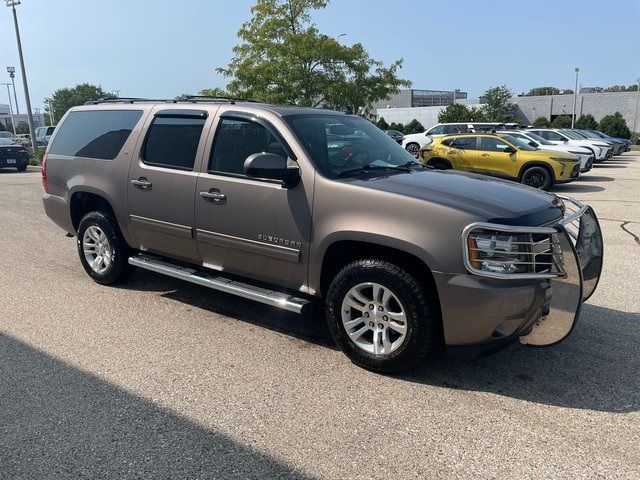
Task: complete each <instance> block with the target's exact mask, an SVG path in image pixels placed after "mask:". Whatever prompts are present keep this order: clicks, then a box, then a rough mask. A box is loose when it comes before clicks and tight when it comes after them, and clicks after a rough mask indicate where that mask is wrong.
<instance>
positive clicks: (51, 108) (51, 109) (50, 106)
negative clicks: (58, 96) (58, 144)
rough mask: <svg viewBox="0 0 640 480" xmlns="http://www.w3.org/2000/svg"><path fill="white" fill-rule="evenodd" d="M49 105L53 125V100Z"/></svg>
mask: <svg viewBox="0 0 640 480" xmlns="http://www.w3.org/2000/svg"><path fill="white" fill-rule="evenodd" d="M48 105H49V121H50V122H51V125H53V105H52V104H51V102H49V103H48Z"/></svg>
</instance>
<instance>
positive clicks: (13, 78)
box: [7, 67, 20, 115]
mask: <svg viewBox="0 0 640 480" xmlns="http://www.w3.org/2000/svg"><path fill="white" fill-rule="evenodd" d="M7 72H9V76H10V77H11V85H13V98H14V99H15V101H16V115H20V107H19V106H18V96H17V95H16V67H7Z"/></svg>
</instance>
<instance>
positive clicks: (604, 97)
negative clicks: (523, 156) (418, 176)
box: [374, 90, 640, 131]
mask: <svg viewBox="0 0 640 480" xmlns="http://www.w3.org/2000/svg"><path fill="white" fill-rule="evenodd" d="M416 91H428V90H407V91H401V92H400V93H399V94H398V95H396V96H394V97H392V98H390V99H388V100H385V101H383V102H378V104H377V105H376V108H375V109H374V110H375V113H376V115H377V116H378V118H380V117H382V118H384V119H385V121H386V122H387V123H394V122H395V123H401V124H407V123H409V122H410V121H411V120H413V119H416V120H418V121H419V122H420V123H421V124H422V125H423V126H424V127H425V128H427V129H428V128H431V127H432V126H434V125H436V124H437V123H438V115H439V114H440V112H441V111H442V110H444V109H445V108H446V106H447V105H450V104H452V103H454V101H455V103H464V104H465V105H467V106H469V107H472V106H475V107H481V106H482V105H483V104H484V99H483V98H477V99H468V98H467V94H466V93H465V92H459V91H457V92H456V93H459V94H463V95H464V97H462V95H461V96H460V97H457V98H456V99H455V100H454V98H453V92H449V93H451V95H449V96H447V97H446V98H445V96H442V97H441V99H442V100H443V102H442V103H441V104H437V105H431V106H422V105H420V106H419V105H415V104H414V103H411V104H410V105H408V104H407V98H411V95H410V94H409V93H406V92H416ZM398 99H403V102H404V103H402V102H400V101H398V102H397V103H393V100H398ZM573 101H574V95H573V94H567V95H543V96H531V97H528V96H518V97H513V98H512V99H511V102H512V103H513V104H514V105H516V115H517V121H519V122H520V123H523V124H532V123H533V122H534V121H535V119H536V118H538V117H545V118H547V119H549V120H551V121H553V120H554V119H555V118H556V117H558V116H561V115H572V114H573ZM637 110H638V93H637V92H607V93H579V94H578V95H577V103H576V115H577V116H578V117H580V115H587V114H590V115H593V116H594V118H595V119H596V121H600V120H602V117H604V116H606V115H611V114H613V113H615V112H620V113H621V114H622V116H623V117H624V118H625V120H626V121H627V125H628V126H629V128H630V129H631V130H633V128H634V124H636V131H637V130H638V129H640V119H637V118H636V117H637V115H639V113H637Z"/></svg>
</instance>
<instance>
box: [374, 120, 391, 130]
mask: <svg viewBox="0 0 640 480" xmlns="http://www.w3.org/2000/svg"><path fill="white" fill-rule="evenodd" d="M376 127H378V128H379V129H380V130H389V124H388V123H387V121H386V120H385V119H384V117H380V118H379V119H378V121H377V122H376Z"/></svg>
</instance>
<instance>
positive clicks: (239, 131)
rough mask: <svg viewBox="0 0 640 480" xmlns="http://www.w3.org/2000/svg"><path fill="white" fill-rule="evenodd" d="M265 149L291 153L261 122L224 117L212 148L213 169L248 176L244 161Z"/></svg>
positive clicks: (212, 170) (285, 154) (211, 166)
mask: <svg viewBox="0 0 640 480" xmlns="http://www.w3.org/2000/svg"><path fill="white" fill-rule="evenodd" d="M261 152H268V153H275V154H278V155H280V156H281V157H284V158H287V156H288V155H287V152H286V151H285V149H284V148H283V147H282V145H281V144H280V142H279V141H278V139H277V138H276V137H275V136H274V135H273V134H272V133H271V132H270V131H269V130H267V129H266V128H265V127H263V126H262V125H260V124H259V123H255V122H252V121H249V120H241V119H232V118H223V119H222V120H221V121H220V126H219V127H218V132H217V133H216V138H215V143H214V145H213V148H212V149H211V159H210V160H209V171H210V172H223V173H231V174H235V175H244V161H245V160H246V159H247V157H249V156H251V155H253V154H254V153H261Z"/></svg>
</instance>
